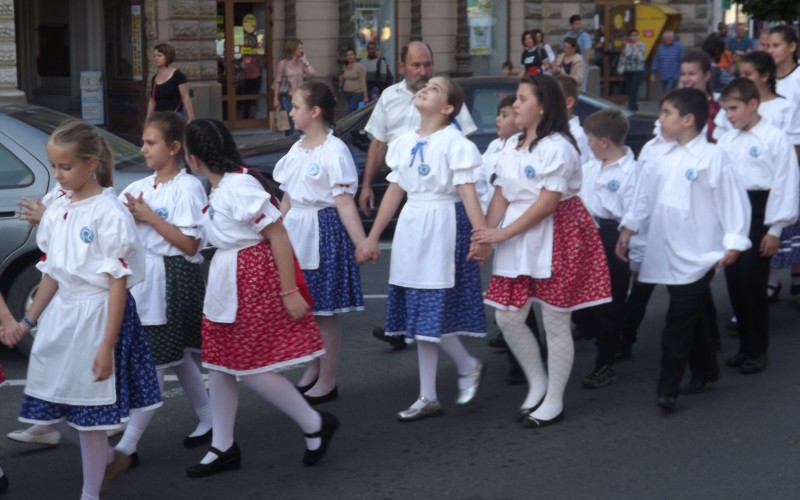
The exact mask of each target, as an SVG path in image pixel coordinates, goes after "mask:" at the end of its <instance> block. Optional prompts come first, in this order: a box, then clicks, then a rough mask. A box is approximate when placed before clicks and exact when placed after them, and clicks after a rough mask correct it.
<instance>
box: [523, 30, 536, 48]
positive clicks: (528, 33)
mask: <svg viewBox="0 0 800 500" xmlns="http://www.w3.org/2000/svg"><path fill="white" fill-rule="evenodd" d="M528 35H530V36H531V40H533V43H536V35H534V34H533V30H527V31H523V32H522V36H521V37H520V43H522V46H523V47H524V46H525V37H526V36H528Z"/></svg>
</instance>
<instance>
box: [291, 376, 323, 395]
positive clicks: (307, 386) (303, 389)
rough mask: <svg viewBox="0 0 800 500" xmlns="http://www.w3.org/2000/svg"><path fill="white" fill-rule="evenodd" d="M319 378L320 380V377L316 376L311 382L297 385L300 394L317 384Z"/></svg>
mask: <svg viewBox="0 0 800 500" xmlns="http://www.w3.org/2000/svg"><path fill="white" fill-rule="evenodd" d="M317 380H319V377H317V378H315V379H314V380H313V381H312V382H311V383H310V384H305V385H298V386H296V387H297V390H298V391H299V392H300V394H305V393H306V392H308V390H309V389H311V388H312V387H314V386H315V385H316V384H317Z"/></svg>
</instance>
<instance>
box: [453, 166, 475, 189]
mask: <svg viewBox="0 0 800 500" xmlns="http://www.w3.org/2000/svg"><path fill="white" fill-rule="evenodd" d="M479 177H481V176H480V175H479V172H478V169H477V168H474V169H470V170H456V171H454V172H453V184H454V185H456V186H459V185H461V184H475V183H477V182H478V178H479Z"/></svg>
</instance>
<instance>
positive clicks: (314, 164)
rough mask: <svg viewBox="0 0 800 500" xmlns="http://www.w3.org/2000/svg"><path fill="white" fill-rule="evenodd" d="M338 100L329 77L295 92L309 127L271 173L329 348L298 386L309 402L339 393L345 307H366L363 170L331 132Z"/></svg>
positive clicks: (301, 120)
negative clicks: (358, 253)
mask: <svg viewBox="0 0 800 500" xmlns="http://www.w3.org/2000/svg"><path fill="white" fill-rule="evenodd" d="M335 108H336V99H335V98H334V96H333V91H331V89H330V87H328V85H326V84H325V83H323V82H319V81H308V82H305V83H303V85H301V86H300V88H299V89H298V91H297V92H295V94H294V96H293V97H292V115H293V119H294V121H295V123H296V124H297V128H298V129H299V130H301V131H302V132H303V135H302V136H301V137H300V140H298V141H297V142H296V143H294V145H293V146H292V148H291V149H290V150H289V152H288V153H287V154H286V156H284V157H283V158H281V159H280V160H278V163H277V164H276V165H275V170H274V172H273V173H272V177H273V179H275V181H276V182H279V183H280V188H281V190H282V191H283V192H284V194H283V199H282V200H281V212H282V213H283V224H284V226H285V227H286V232H287V233H288V234H289V240H290V241H291V243H292V247H293V248H294V251H295V252H296V254H297V260H298V261H299V263H300V268H301V269H302V270H303V276H304V277H305V281H306V283H307V284H308V288H309V291H310V292H311V298H312V300H313V307H312V309H311V311H312V313H313V314H314V317H315V318H316V320H317V324H318V325H319V331H320V334H321V335H322V343H323V344H324V346H325V354H324V355H323V356H322V357H320V358H315V359H313V360H312V361H309V363H308V366H307V368H306V371H305V373H304V374H303V376H302V377H301V378H300V380H299V382H298V388H299V390H300V392H301V393H303V394H305V397H306V400H307V401H308V402H309V403H311V404H315V403H324V402H326V401H332V400H334V399H336V398H337V397H338V395H339V389H338V387H337V384H336V372H337V368H338V365H339V350H340V346H341V334H340V329H339V314H341V313H346V312H350V311H362V310H363V309H364V297H363V296H362V294H361V274H360V271H359V268H358V265H357V264H356V261H355V245H358V244H359V243H361V241H363V240H364V238H365V237H366V236H365V235H364V228H363V226H362V225H361V219H360V218H359V217H358V209H357V208H356V205H355V201H354V200H353V197H354V196H355V194H356V189H357V188H358V170H357V169H356V165H355V163H354V162H353V156H352V155H351V154H350V150H349V149H347V145H346V144H345V143H344V142H342V140H341V139H339V138H338V137H336V136H334V135H333V125H334V110H335Z"/></svg>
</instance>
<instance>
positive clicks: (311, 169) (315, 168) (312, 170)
mask: <svg viewBox="0 0 800 500" xmlns="http://www.w3.org/2000/svg"><path fill="white" fill-rule="evenodd" d="M306 173H308V175H317V174H318V173H319V165H317V164H316V163H312V164H311V165H309V166H308V169H306Z"/></svg>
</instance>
